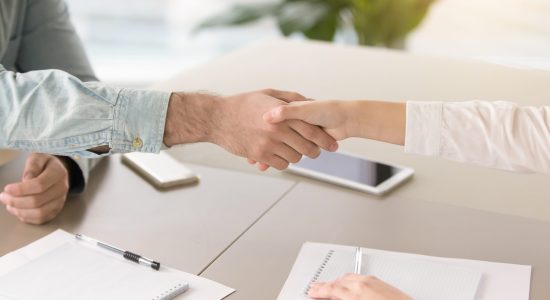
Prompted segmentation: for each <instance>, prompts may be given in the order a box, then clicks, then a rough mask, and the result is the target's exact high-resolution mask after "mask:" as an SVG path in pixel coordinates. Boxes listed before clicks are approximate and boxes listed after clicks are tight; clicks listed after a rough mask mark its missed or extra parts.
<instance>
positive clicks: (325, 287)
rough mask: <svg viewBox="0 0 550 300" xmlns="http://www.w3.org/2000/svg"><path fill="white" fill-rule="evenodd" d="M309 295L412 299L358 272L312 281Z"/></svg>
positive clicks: (337, 298) (359, 299) (332, 298)
mask: <svg viewBox="0 0 550 300" xmlns="http://www.w3.org/2000/svg"><path fill="white" fill-rule="evenodd" d="M308 296H309V297H311V298H313V299H330V300H412V299H411V298H410V297H409V296H407V295H405V294H404V293H403V292H401V291H400V290H398V289H396V288H394V287H392V286H391V285H389V284H387V283H385V282H383V281H382V280H380V279H378V278H376V277H373V276H362V275H357V274H348V275H346V276H344V277H342V278H340V279H337V280H336V281H333V282H327V283H323V282H319V283H312V284H311V286H310V288H309V293H308Z"/></svg>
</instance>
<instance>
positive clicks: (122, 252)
mask: <svg viewBox="0 0 550 300" xmlns="http://www.w3.org/2000/svg"><path fill="white" fill-rule="evenodd" d="M75 237H76V239H77V240H81V241H86V242H90V243H92V244H96V245H97V246H99V247H101V248H103V249H107V250H109V251H112V252H115V253H118V254H120V255H122V257H124V258H126V259H127V260H131V261H133V262H135V263H138V264H142V265H146V266H149V267H151V268H152V269H154V270H157V271H158V270H159V269H160V263H159V262H156V261H153V260H151V259H148V258H147V257H143V256H141V255H139V254H135V253H132V252H130V251H125V250H122V249H118V248H117V247H114V246H111V245H108V244H105V243H102V242H100V241H96V240H94V239H92V238H89V237H87V236H85V235H82V234H80V233H77V234H75Z"/></svg>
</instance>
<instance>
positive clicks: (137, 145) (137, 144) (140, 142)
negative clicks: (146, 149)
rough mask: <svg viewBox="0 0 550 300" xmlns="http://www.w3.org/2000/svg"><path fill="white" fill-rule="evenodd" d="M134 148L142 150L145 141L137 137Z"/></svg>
mask: <svg viewBox="0 0 550 300" xmlns="http://www.w3.org/2000/svg"><path fill="white" fill-rule="evenodd" d="M132 146H134V148H136V149H140V148H141V147H143V141H142V140H141V139H140V138H138V137H136V138H134V141H133V142H132Z"/></svg>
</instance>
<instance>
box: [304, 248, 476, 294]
mask: <svg viewBox="0 0 550 300" xmlns="http://www.w3.org/2000/svg"><path fill="white" fill-rule="evenodd" d="M354 262H355V252H354V249H353V248H352V247H350V248H349V249H340V250H338V251H336V250H334V249H330V250H328V251H327V252H326V255H325V256H324V258H323V259H322V260H321V261H320V262H319V267H318V268H317V269H316V270H315V272H314V273H313V275H312V276H311V279H310V281H309V282H310V283H311V282H316V281H319V282H327V281H332V280H335V279H337V278H339V277H341V276H342V275H343V274H346V273H351V272H353V269H354ZM362 262H363V263H362V266H361V274H362V275H373V276H376V277H378V278H380V279H381V280H383V281H385V282H387V283H389V284H391V285H393V286H395V287H398V288H399V289H400V290H402V291H404V292H405V293H406V294H407V295H409V296H410V297H411V298H412V299H421V300H440V299H445V300H474V299H475V297H476V292H477V289H478V285H479V281H480V279H481V272H479V271H476V270H471V269H468V268H463V267H459V266H453V265H449V264H443V263H437V262H430V261H426V260H422V259H412V258H403V257H399V256H396V255H390V254H380V253H368V252H367V253H365V254H363V259H362ZM308 290H309V284H307V285H306V286H305V287H304V294H305V295H307V292H308Z"/></svg>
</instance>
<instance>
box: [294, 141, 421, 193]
mask: <svg viewBox="0 0 550 300" xmlns="http://www.w3.org/2000/svg"><path fill="white" fill-rule="evenodd" d="M288 170H289V171H291V172H294V173H297V174H300V175H304V176H307V177H312V178H315V179H319V180H322V181H326V182H330V183H334V184H338V185H342V186H345V187H349V188H352V189H356V190H360V191H364V192H367V193H371V194H375V195H382V194H384V193H386V192H388V191H390V190H392V189H393V188H395V187H396V186H398V185H399V184H401V183H403V182H404V181H406V180H407V179H409V178H410V177H411V176H412V175H413V174H414V171H413V170H412V169H410V168H405V167H400V166H396V165H390V164H385V163H381V162H376V161H372V160H369V159H367V158H365V157H361V156H357V155H353V154H349V153H344V152H335V153H332V152H326V151H322V152H321V155H320V156H319V157H318V158H316V159H311V158H308V157H304V158H303V159H302V160H301V161H300V162H298V163H296V164H291V165H290V167H289V168H288Z"/></svg>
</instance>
